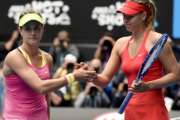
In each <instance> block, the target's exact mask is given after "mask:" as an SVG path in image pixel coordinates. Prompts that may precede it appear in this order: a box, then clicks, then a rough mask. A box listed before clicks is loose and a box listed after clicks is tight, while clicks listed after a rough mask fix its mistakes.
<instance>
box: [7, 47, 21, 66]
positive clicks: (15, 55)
mask: <svg viewBox="0 0 180 120" xmlns="http://www.w3.org/2000/svg"><path fill="white" fill-rule="evenodd" d="M22 59H23V57H22V55H21V54H20V52H19V51H18V49H14V50H12V51H10V52H9V53H8V54H7V56H6V57H5V60H4V63H5V64H13V63H16V62H18V61H21V60H22Z"/></svg>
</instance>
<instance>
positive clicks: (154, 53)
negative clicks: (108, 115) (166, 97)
mask: <svg viewBox="0 0 180 120" xmlns="http://www.w3.org/2000/svg"><path fill="white" fill-rule="evenodd" d="M167 39H168V35H167V34H163V35H162V36H161V38H160V39H159V40H158V41H157V43H156V44H155V45H154V46H153V47H152V48H151V50H150V51H149V53H148V55H147V56H146V58H145V60H144V62H143V64H142V65H141V68H140V69H139V72H138V74H137V76H136V80H135V82H137V83H138V82H139V81H141V80H142V79H143V77H144V75H145V74H146V72H147V71H148V69H149V68H150V67H151V65H152V64H153V62H154V61H155V60H156V59H157V58H158V56H159V54H160V52H161V50H162V48H163V46H164V44H165V43H166V41H167ZM132 96H133V93H132V92H131V91H128V93H127V96H126V97H125V99H124V100H123V102H122V104H121V106H120V108H119V111H118V112H119V113H123V112H124V109H125V108H126V106H127V104H128V102H129V100H130V99H131V97H132Z"/></svg>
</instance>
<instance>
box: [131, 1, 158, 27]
mask: <svg viewBox="0 0 180 120" xmlns="http://www.w3.org/2000/svg"><path fill="white" fill-rule="evenodd" d="M130 1H134V2H137V3H140V4H143V5H144V6H146V8H147V10H146V12H147V18H146V21H145V22H146V25H147V26H149V25H150V26H151V27H153V23H154V21H155V19H156V12H157V9H156V5H155V2H154V0H130Z"/></svg>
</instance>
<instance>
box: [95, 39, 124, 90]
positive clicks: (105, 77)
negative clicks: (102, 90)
mask: <svg viewBox="0 0 180 120" xmlns="http://www.w3.org/2000/svg"><path fill="white" fill-rule="evenodd" d="M121 46H122V42H121V41H120V40H119V41H117V42H116V44H115V45H114V47H113V50H112V52H111V56H110V58H109V60H108V62H107V64H106V66H105V68H104V70H103V72H102V73H101V74H99V75H98V79H97V80H95V84H97V85H99V86H102V87H105V86H106V85H107V84H108V83H109V81H110V80H111V79H112V77H113V76H114V74H115V73H116V72H117V71H118V69H119V67H120V64H121V60H120V50H121V49H120V48H121Z"/></svg>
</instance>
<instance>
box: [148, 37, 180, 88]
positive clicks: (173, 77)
mask: <svg viewBox="0 0 180 120" xmlns="http://www.w3.org/2000/svg"><path fill="white" fill-rule="evenodd" d="M169 41H170V40H169ZM169 41H168V42H167V43H166V44H165V46H164V49H163V51H162V52H161V54H160V56H159V60H160V61H161V63H162V65H163V67H164V69H165V71H166V73H167V74H166V75H165V76H163V77H161V78H160V79H158V80H155V81H150V82H148V83H147V84H148V86H149V88H150V89H153V88H160V87H165V86H167V85H169V84H171V83H175V82H177V81H178V80H180V76H179V75H180V65H179V64H178V62H177V60H176V58H175V56H174V53H173V51H172V48H171V45H170V42H169Z"/></svg>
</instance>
